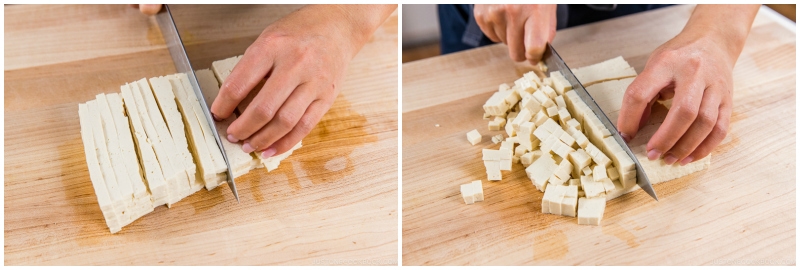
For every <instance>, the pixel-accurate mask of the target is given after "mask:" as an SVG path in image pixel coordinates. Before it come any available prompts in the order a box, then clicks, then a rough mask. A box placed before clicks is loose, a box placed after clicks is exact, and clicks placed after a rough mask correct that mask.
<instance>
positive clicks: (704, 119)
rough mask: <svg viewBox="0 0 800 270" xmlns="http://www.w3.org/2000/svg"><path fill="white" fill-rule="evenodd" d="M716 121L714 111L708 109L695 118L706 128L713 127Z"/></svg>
mask: <svg viewBox="0 0 800 270" xmlns="http://www.w3.org/2000/svg"><path fill="white" fill-rule="evenodd" d="M716 121H717V119H716V117H715V114H714V112H712V111H708V110H706V111H702V112H700V114H699V115H698V116H697V119H696V120H695V122H697V124H698V126H699V127H700V128H703V129H705V130H709V129H712V128H713V127H714V124H715V122H716Z"/></svg>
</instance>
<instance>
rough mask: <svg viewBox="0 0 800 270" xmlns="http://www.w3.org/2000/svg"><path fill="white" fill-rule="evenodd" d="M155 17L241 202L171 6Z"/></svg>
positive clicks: (230, 183) (170, 53)
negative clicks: (194, 98)
mask: <svg viewBox="0 0 800 270" xmlns="http://www.w3.org/2000/svg"><path fill="white" fill-rule="evenodd" d="M155 16H156V22H157V23H158V27H159V28H160V29H161V35H163V36H164V41H165V42H166V44H167V49H168V50H169V55H170V56H172V62H173V63H174V64H175V69H176V70H177V71H178V72H180V73H185V74H186V76H187V77H189V84H191V85H192V90H194V94H195V96H197V100H198V101H199V102H200V108H201V109H202V110H203V115H205V117H206V120H207V121H206V122H208V124H209V125H210V128H211V133H212V134H214V139H215V140H216V142H217V146H219V150H220V152H222V159H224V160H225V166H227V167H228V171H227V175H228V187H230V188H231V191H232V192H233V196H234V197H236V202H239V192H238V191H237V190H236V182H235V181H234V180H233V173H232V172H233V170H232V169H231V163H230V162H229V161H228V155H226V154H225V147H224V146H222V139H221V138H220V136H219V133H218V132H217V128H216V125H215V124H214V123H215V122H214V118H213V117H211V112H210V111H209V109H208V105H207V104H206V100H205V98H204V96H203V93H202V91H201V90H200V83H199V82H198V81H197V76H196V75H195V74H194V69H192V63H191V62H190V61H189V57H188V56H187V55H186V48H184V47H183V41H181V35H180V33H178V28H177V27H175V20H174V19H173V18H172V12H171V11H170V9H169V5H164V8H163V9H162V10H161V12H159V13H158V14H156V15H155Z"/></svg>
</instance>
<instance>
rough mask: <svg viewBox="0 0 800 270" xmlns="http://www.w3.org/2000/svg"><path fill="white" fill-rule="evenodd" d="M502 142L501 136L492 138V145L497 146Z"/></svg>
mask: <svg viewBox="0 0 800 270" xmlns="http://www.w3.org/2000/svg"><path fill="white" fill-rule="evenodd" d="M502 141H503V134H497V135H494V136H492V143H494V144H498V143H500V142H502Z"/></svg>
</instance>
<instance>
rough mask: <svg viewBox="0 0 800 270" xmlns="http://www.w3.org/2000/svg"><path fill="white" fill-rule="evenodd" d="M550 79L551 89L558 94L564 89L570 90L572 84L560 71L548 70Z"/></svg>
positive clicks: (562, 92) (563, 91)
mask: <svg viewBox="0 0 800 270" xmlns="http://www.w3.org/2000/svg"><path fill="white" fill-rule="evenodd" d="M550 80H551V81H552V82H553V90H555V91H556V93H558V94H559V95H563V94H564V93H565V92H566V91H569V90H572V85H571V84H570V83H569V81H567V79H566V78H564V75H563V74H561V72H560V71H553V72H550Z"/></svg>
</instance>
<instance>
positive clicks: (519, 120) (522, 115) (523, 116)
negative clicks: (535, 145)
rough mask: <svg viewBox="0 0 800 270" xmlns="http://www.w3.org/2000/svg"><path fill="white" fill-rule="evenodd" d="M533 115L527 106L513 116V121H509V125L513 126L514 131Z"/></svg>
mask: <svg viewBox="0 0 800 270" xmlns="http://www.w3.org/2000/svg"><path fill="white" fill-rule="evenodd" d="M531 117H533V114H532V113H531V111H529V110H528V109H527V108H524V109H522V111H520V112H519V114H517V117H514V121H512V122H511V127H512V128H514V131H519V126H520V125H522V124H523V123H525V122H528V121H530V120H531Z"/></svg>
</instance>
